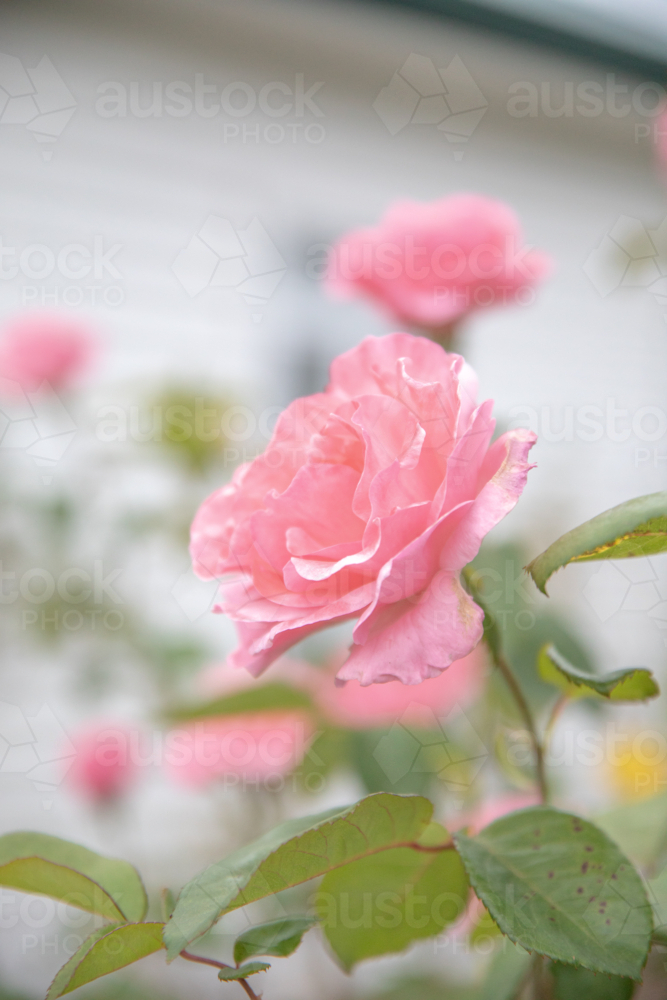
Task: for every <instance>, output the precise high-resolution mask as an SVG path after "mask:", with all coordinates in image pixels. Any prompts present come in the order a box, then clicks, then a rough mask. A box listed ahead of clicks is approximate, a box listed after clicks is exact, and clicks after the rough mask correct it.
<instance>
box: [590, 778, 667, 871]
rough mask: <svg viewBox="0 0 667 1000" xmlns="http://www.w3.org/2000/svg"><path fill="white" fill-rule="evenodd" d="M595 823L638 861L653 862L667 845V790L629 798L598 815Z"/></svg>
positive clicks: (630, 856)
mask: <svg viewBox="0 0 667 1000" xmlns="http://www.w3.org/2000/svg"><path fill="white" fill-rule="evenodd" d="M595 825H596V826H598V827H599V828H600V829H601V830H603V831H604V833H606V834H607V836H608V837H610V838H611V839H612V840H613V841H614V843H616V844H618V846H619V847H620V849H621V850H622V851H623V853H624V854H627V855H628V857H629V858H631V860H632V861H634V862H635V863H636V864H638V865H642V866H645V867H648V866H649V865H653V864H655V863H656V862H658V861H660V859H661V856H662V855H663V854H664V853H665V851H666V849H667V792H661V793H660V794H659V795H651V796H650V798H646V799H639V800H638V801H636V802H625V803H624V804H623V805H621V806H617V807H616V808H615V809H611V810H610V811H609V812H607V813H604V814H603V815H602V816H596V817H595Z"/></svg>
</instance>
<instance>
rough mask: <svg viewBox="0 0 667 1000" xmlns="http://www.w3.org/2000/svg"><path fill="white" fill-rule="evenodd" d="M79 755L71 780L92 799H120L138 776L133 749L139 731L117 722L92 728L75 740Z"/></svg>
mask: <svg viewBox="0 0 667 1000" xmlns="http://www.w3.org/2000/svg"><path fill="white" fill-rule="evenodd" d="M72 743H73V745H74V748H75V751H76V756H75V758H74V760H73V761H72V765H71V767H70V769H69V772H68V779H69V781H70V782H71V783H72V785H74V786H75V787H76V788H77V789H78V790H79V791H80V792H83V793H84V795H86V796H87V797H88V798H91V799H95V800H98V801H104V800H109V799H113V798H116V797H117V796H118V795H120V794H121V792H123V791H124V790H125V789H126V788H127V787H128V786H129V785H130V784H131V783H132V780H133V778H134V777H135V772H136V760H135V759H134V756H133V748H135V747H136V746H137V745H138V733H136V732H131V731H130V730H129V729H127V728H126V727H125V726H119V725H116V724H113V723H109V724H102V723H98V724H97V725H96V726H93V727H88V728H86V729H84V730H83V731H82V732H80V733H79V734H78V735H76V736H74V737H73V739H72Z"/></svg>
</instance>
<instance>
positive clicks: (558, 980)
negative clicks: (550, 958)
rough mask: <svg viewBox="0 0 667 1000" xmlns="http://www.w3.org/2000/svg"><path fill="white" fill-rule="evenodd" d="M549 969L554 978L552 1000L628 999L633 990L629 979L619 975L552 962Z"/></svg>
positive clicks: (633, 986) (633, 987) (633, 985)
mask: <svg viewBox="0 0 667 1000" xmlns="http://www.w3.org/2000/svg"><path fill="white" fill-rule="evenodd" d="M549 971H550V972H551V975H552V976H553V979H554V988H553V1000H572V998H573V997H585V998H586V1000H630V998H631V996H632V994H633V993H634V990H635V984H634V983H633V981H632V980H631V979H623V978H621V977H620V976H604V975H603V976H601V975H599V974H596V973H595V972H590V971H589V970H588V969H578V968H576V967H575V966H574V965H563V964H562V963H561V962H552V963H551V965H550V967H549Z"/></svg>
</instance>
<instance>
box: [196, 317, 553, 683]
mask: <svg viewBox="0 0 667 1000" xmlns="http://www.w3.org/2000/svg"><path fill="white" fill-rule="evenodd" d="M476 395H477V385H476V379H475V376H474V374H473V372H472V370H471V369H470V368H469V367H468V366H467V365H466V364H465V362H464V361H463V358H461V357H459V356H458V355H456V354H447V353H446V352H445V351H444V350H443V349H442V347H440V346H439V345H438V344H435V343H433V342H432V341H430V340H427V339H426V338H424V337H412V336H410V335H409V334H405V333H394V334H391V335H390V336H387V337H378V338H375V337H367V338H366V340H364V341H362V343H361V344H359V346H358V347H355V348H353V350H351V351H348V352H347V353H346V354H343V355H341V356H340V357H338V358H336V359H335V361H334V362H333V364H332V366H331V380H330V382H329V386H328V387H327V389H326V390H325V391H324V392H321V393H318V394H317V395H314V396H307V397H305V398H303V399H297V400H295V401H294V402H293V403H291V404H290V405H289V406H288V407H287V409H286V410H285V411H284V412H283V413H282V414H281V416H280V417H279V419H278V421H277V423H276V427H275V430H274V432H273V436H272V438H271V441H270V442H269V444H268V447H267V449H266V451H265V452H264V454H262V455H260V456H259V458H256V459H255V460H254V461H252V462H249V463H246V464H245V465H242V466H240V467H239V468H238V469H237V470H236V472H235V473H234V477H233V479H232V481H231V483H229V484H227V485H226V486H223V487H222V488H221V489H219V490H217V491H216V492H215V493H213V494H212V495H211V496H210V497H209V498H208V499H207V500H205V501H204V503H203V504H202V506H201V507H200V509H199V511H198V513H197V515H196V517H195V520H194V523H193V525H192V543H191V549H190V551H191V554H192V558H193V562H194V568H195V572H196V573H197V574H198V575H199V576H201V577H202V578H203V579H221V581H222V587H221V590H220V599H219V602H218V603H217V604H216V606H215V609H214V610H216V611H219V612H224V613H226V614H227V615H229V616H230V617H231V618H232V619H233V620H234V621H235V622H236V627H237V632H238V636H239V645H238V648H237V649H236V650H235V652H234V653H232V655H231V657H230V659H229V662H230V664H231V665H232V666H239V667H245V668H246V669H247V670H249V671H250V673H251V674H253V676H255V677H257V676H259V675H260V674H261V673H262V672H263V671H264V670H265V669H266V668H267V667H268V666H269V664H271V663H272V662H273V661H274V660H275V659H276V658H277V657H278V656H280V655H281V654H282V653H284V652H285V651H286V650H287V649H289V648H290V647H291V646H293V645H294V644H295V643H297V642H298V641H299V640H300V639H303V638H305V637H306V636H308V635H310V634H312V633H313V632H317V631H318V630H320V629H322V628H326V627H327V626H329V625H335V624H337V623H339V622H343V621H346V620H349V619H353V618H356V619H358V621H357V624H356V626H355V628H354V632H353V640H354V641H353V644H352V647H351V649H350V655H349V657H348V659H347V661H346V663H345V664H344V665H343V667H342V668H341V670H340V671H339V673H338V677H339V679H341V680H345V681H348V680H358V681H359V682H360V683H361V684H363V685H366V684H373V683H377V682H383V681H390V680H400V681H402V682H403V683H404V684H418V683H420V682H421V681H423V680H426V679H427V678H428V677H437V676H438V675H439V674H440V673H441V672H442V671H443V670H444V669H445V668H447V667H449V665H450V664H451V663H453V662H454V661H455V660H460V659H462V658H463V657H465V656H467V655H468V654H469V653H470V652H471V651H472V650H473V649H474V647H475V646H476V645H477V643H478V642H479V640H480V639H481V636H482V619H483V614H482V611H481V610H480V608H479V607H477V605H476V604H475V603H474V601H473V600H472V599H471V597H470V596H469V595H468V594H467V593H466V591H465V590H464V588H463V586H462V585H461V582H460V579H459V575H460V571H461V570H462V569H463V567H464V566H466V565H467V564H468V563H469V562H470V561H471V560H472V559H474V557H475V556H476V555H477V552H478V550H479V547H480V545H481V542H482V539H483V538H484V536H485V535H486V534H487V532H489V531H490V530H491V528H493V527H494V526H495V525H496V524H497V523H498V521H500V520H501V519H502V518H503V517H504V516H505V514H507V513H508V512H509V511H510V510H512V508H513V507H514V505H515V504H516V502H517V500H518V499H519V497H520V495H521V493H522V491H523V488H524V486H525V484H526V477H527V474H528V470H529V469H530V468H532V466H530V465H529V464H528V452H529V450H530V448H531V447H532V445H533V444H534V442H535V440H536V437H535V435H534V434H533V433H532V432H531V431H527V430H523V429H518V430H513V431H508V432H507V433H506V434H503V435H501V436H500V437H499V438H498V439H497V440H496V441H495V442H494V443H493V444H491V439H492V436H493V431H494V427H495V421H494V420H493V417H492V415H491V410H492V407H493V403H492V401H491V400H487V401H486V402H484V403H482V404H481V405H479V406H478V405H477V403H476Z"/></svg>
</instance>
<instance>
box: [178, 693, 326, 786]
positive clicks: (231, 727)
mask: <svg viewBox="0 0 667 1000" xmlns="http://www.w3.org/2000/svg"><path fill="white" fill-rule="evenodd" d="M312 734H313V728H312V723H311V721H310V719H309V718H308V716H307V715H306V714H305V713H304V712H285V711H274V712H254V713H245V714H242V715H230V716H224V717H221V718H211V719H199V720H197V721H196V722H190V723H187V724H186V725H184V726H183V727H182V728H181V729H179V730H173V731H172V732H171V733H170V734H169V737H168V741H167V742H168V745H169V747H170V749H169V751H168V756H167V758H166V761H167V767H168V770H169V772H170V774H171V775H172V776H173V777H174V778H175V779H176V780H177V781H180V782H182V783H183V784H186V785H195V786H196V785H205V784H208V783H210V782H211V781H216V780H218V779H220V778H223V777H230V776H233V777H234V778H236V779H238V780H241V781H243V782H246V783H249V784H255V785H256V784H261V783H264V784H266V785H267V787H269V788H271V786H272V781H274V780H275V779H276V778H280V777H282V776H283V775H285V774H289V772H290V771H293V770H294V768H295V767H296V766H297V765H298V764H300V763H301V761H302V760H303V756H304V754H305V752H306V749H307V747H308V744H309V742H310V739H311V737H312ZM236 783H237V782H236V781H235V782H234V784H236Z"/></svg>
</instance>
